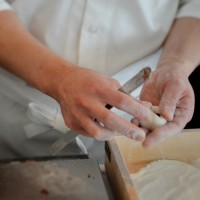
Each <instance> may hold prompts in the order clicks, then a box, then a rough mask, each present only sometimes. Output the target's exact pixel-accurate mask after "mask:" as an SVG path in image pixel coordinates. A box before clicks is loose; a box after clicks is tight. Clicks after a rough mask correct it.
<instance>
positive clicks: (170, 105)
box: [159, 80, 185, 121]
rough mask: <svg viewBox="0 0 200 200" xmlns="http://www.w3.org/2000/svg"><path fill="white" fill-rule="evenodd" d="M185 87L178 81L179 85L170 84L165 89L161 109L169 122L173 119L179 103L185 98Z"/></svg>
mask: <svg viewBox="0 0 200 200" xmlns="http://www.w3.org/2000/svg"><path fill="white" fill-rule="evenodd" d="M181 81H183V80H181ZM184 85H185V84H184ZM184 85H181V83H180V82H178V81H177V84H174V83H173V84H169V85H168V86H167V87H166V88H165V89H164V92H163V95H162V97H161V100H160V105H159V107H160V113H161V115H162V116H163V117H164V118H166V119H167V120H168V121H171V120H172V119H173V116H174V112H175V110H176V107H177V103H178V102H179V100H181V98H183V95H184V94H183V90H182V88H183V87H185V86H184Z"/></svg>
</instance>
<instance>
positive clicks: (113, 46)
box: [0, 0, 200, 156]
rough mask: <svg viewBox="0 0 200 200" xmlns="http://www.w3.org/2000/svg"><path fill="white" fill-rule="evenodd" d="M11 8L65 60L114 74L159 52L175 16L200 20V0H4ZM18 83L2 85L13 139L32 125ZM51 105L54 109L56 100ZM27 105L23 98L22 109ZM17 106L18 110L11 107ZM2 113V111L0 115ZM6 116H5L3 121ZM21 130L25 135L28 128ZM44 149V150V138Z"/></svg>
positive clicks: (4, 6)
mask: <svg viewBox="0 0 200 200" xmlns="http://www.w3.org/2000/svg"><path fill="white" fill-rule="evenodd" d="M6 9H12V10H13V11H14V12H16V14H17V15H18V16H19V18H20V19H21V20H22V22H23V23H24V25H25V26H26V27H27V28H28V30H29V31H30V32H31V33H32V34H33V35H34V36H35V37H36V38H38V40H40V41H41V42H42V43H43V44H45V45H46V46H47V47H48V48H50V49H51V50H53V51H54V52H55V53H57V54H58V55H60V56H61V57H62V58H64V59H66V60H69V61H71V62H72V63H74V64H77V65H79V66H83V67H88V68H91V69H94V70H96V71H99V72H102V73H105V74H108V75H113V74H115V73H116V72H119V71H120V70H121V69H123V68H125V67H127V66H129V65H131V64H132V63H135V62H136V61H137V60H139V59H142V58H145V57H146V56H148V55H149V54H152V53H153V52H155V51H156V50H157V49H159V48H160V47H161V45H162V43H163V41H164V39H165V38H166V36H167V34H168V32H169V30H170V28H171V26H172V23H173V21H174V19H175V18H178V17H185V16H190V17H197V18H200V0H173V1H170V0H34V1H33V0H7V1H6V0H5V1H4V0H0V10H6ZM0 74H1V75H2V76H3V77H4V78H7V79H8V80H6V81H9V80H12V81H13V79H16V77H14V76H10V75H7V74H6V73H4V72H0ZM3 77H2V80H3ZM6 81H5V82H6ZM12 81H11V82H9V83H11V84H7V82H6V84H5V83H4V84H2V83H1V84H0V93H1V96H0V98H1V99H0V104H1V106H0V109H1V110H2V109H3V110H4V113H5V112H6V113H7V115H8V116H9V117H8V119H7V120H4V123H3V124H2V125H1V127H4V126H6V128H2V130H4V132H7V133H6V134H7V135H9V134H8V132H10V133H11V132H13V131H16V128H15V126H18V128H19V125H21V126H24V125H25V121H26V120H25V118H26V117H25V114H24V113H25V112H26V108H25V107H26V106H25V107H22V109H20V111H19V105H18V104H16V102H17V100H16V98H15V95H13V96H12V94H14V90H15V91H18V89H17V88H16V89H14V90H13V88H12ZM14 81H15V82H14V84H13V86H14V85H15V86H17V84H19V85H20V84H22V83H20V81H19V80H14ZM8 85H10V88H9V86H8ZM23 86H24V87H25V90H28V91H32V92H33V94H34V95H33V96H34V98H35V96H37V98H39V99H40V98H41V99H42V98H44V96H45V95H43V94H41V93H39V92H36V93H34V92H35V91H33V89H31V88H29V87H28V86H26V85H25V84H24V85H23ZM20 88H22V87H21V86H20ZM27 88H28V89H27ZM5 91H6V93H5ZM9 91H12V92H9ZM19 93H20V92H17V94H19ZM17 94H16V95H17ZM25 94H26V92H25ZM22 96H23V95H22ZM30 96H31V95H30ZM26 97H27V95H24V98H26ZM45 98H46V97H45ZM29 101H30V99H29ZM49 101H50V104H51V103H52V105H54V103H55V102H52V100H49ZM21 102H23V101H21V99H20V101H19V99H18V103H20V105H21ZM45 102H47V101H46V99H45ZM5 105H6V106H5ZM13 105H18V107H17V108H16V109H11V108H12V106H13ZM26 105H27V104H26ZM22 106H23V105H22ZM13 112H15V115H14V114H13ZM19 112H20V114H19ZM2 113H3V112H1V111H0V115H2ZM9 113H10V114H9ZM23 114H24V116H23V117H24V118H23V119H21V118H20V116H22V115H23ZM13 116H17V119H18V121H17V122H15V124H13V128H11V126H10V125H9V123H11V122H10V121H12V122H13V123H14V121H16V119H15V120H10V118H13ZM4 118H5V116H2V118H1V116H0V119H1V120H0V121H2V120H3V119H4ZM19 119H20V121H19ZM9 120H10V121H9ZM26 123H27V122H26ZM18 132H23V129H19V130H18ZM1 135H3V134H2V133H1ZM7 137H8V136H7ZM4 138H5V137H4ZM9 138H10V137H9ZM9 138H7V140H6V142H7V143H9V144H10V147H11V146H12V148H14V146H15V145H16V144H14V143H13V142H11V141H10V140H9ZM40 139H41V138H40ZM0 140H1V139H0ZM21 140H24V139H23V138H22V139H21ZM45 142H46V140H45ZM18 143H19V144H20V139H18ZM26 143H27V146H26V147H24V148H25V149H26V150H25V151H26V152H31V151H30V150H29V149H28V148H31V145H30V143H28V142H27V141H26ZM42 145H43V147H44V140H43V144H42ZM48 145H49V144H48ZM32 146H33V145H32ZM38 149H40V148H38ZM40 150H41V149H40ZM34 151H35V149H34ZM0 152H1V151H0ZM12 152H18V154H23V153H24V150H17V147H16V148H14V149H12V150H11V153H12ZM11 153H10V154H11ZM0 156H1V155H0Z"/></svg>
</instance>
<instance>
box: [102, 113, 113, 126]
mask: <svg viewBox="0 0 200 200" xmlns="http://www.w3.org/2000/svg"><path fill="white" fill-rule="evenodd" d="M111 119H112V113H111V112H105V113H103V114H102V116H101V121H102V122H103V123H104V124H105V125H107V124H109V123H110V121H111Z"/></svg>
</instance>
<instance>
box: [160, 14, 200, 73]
mask: <svg viewBox="0 0 200 200" xmlns="http://www.w3.org/2000/svg"><path fill="white" fill-rule="evenodd" d="M170 62H171V63H173V67H175V66H177V67H179V68H180V70H182V71H183V72H184V73H186V75H187V76H189V75H190V74H191V72H192V71H193V70H194V69H195V68H196V67H197V66H198V65H199V64H200V19H197V18H191V17H185V18H180V19H177V20H176V21H175V23H174V25H173V27H172V29H171V31H170V33H169V35H168V37H167V39H166V41H165V43H164V45H163V52H162V54H161V58H160V61H159V64H158V67H163V66H165V63H168V65H169V63H170ZM175 63H176V65H175Z"/></svg>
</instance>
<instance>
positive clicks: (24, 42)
mask: <svg viewBox="0 0 200 200" xmlns="http://www.w3.org/2000/svg"><path fill="white" fill-rule="evenodd" d="M0 66H1V67H3V68H5V69H6V70H8V71H10V72H12V73H14V74H16V75H17V76H19V77H21V78H22V79H24V80H25V81H26V82H27V83H29V84H31V85H32V86H34V87H36V88H37V89H39V90H41V91H42V92H44V93H46V94H50V93H51V91H50V88H52V87H53V85H54V82H58V80H57V79H59V77H60V76H62V74H63V73H64V71H66V72H69V71H71V70H72V69H74V66H73V65H72V64H70V63H68V62H66V61H64V60H63V59H61V58H60V57H58V56H56V55H55V54H54V53H53V52H51V51H50V50H48V49H47V48H46V47H45V46H44V45H42V44H41V43H40V42H39V41H38V40H36V39H35V38H34V37H33V36H32V35H31V34H30V33H29V32H28V31H27V30H26V29H25V27H23V25H22V24H21V22H20V20H19V19H18V18H17V16H16V15H15V14H14V13H13V12H12V11H2V12H0ZM65 74H66V73H65Z"/></svg>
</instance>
